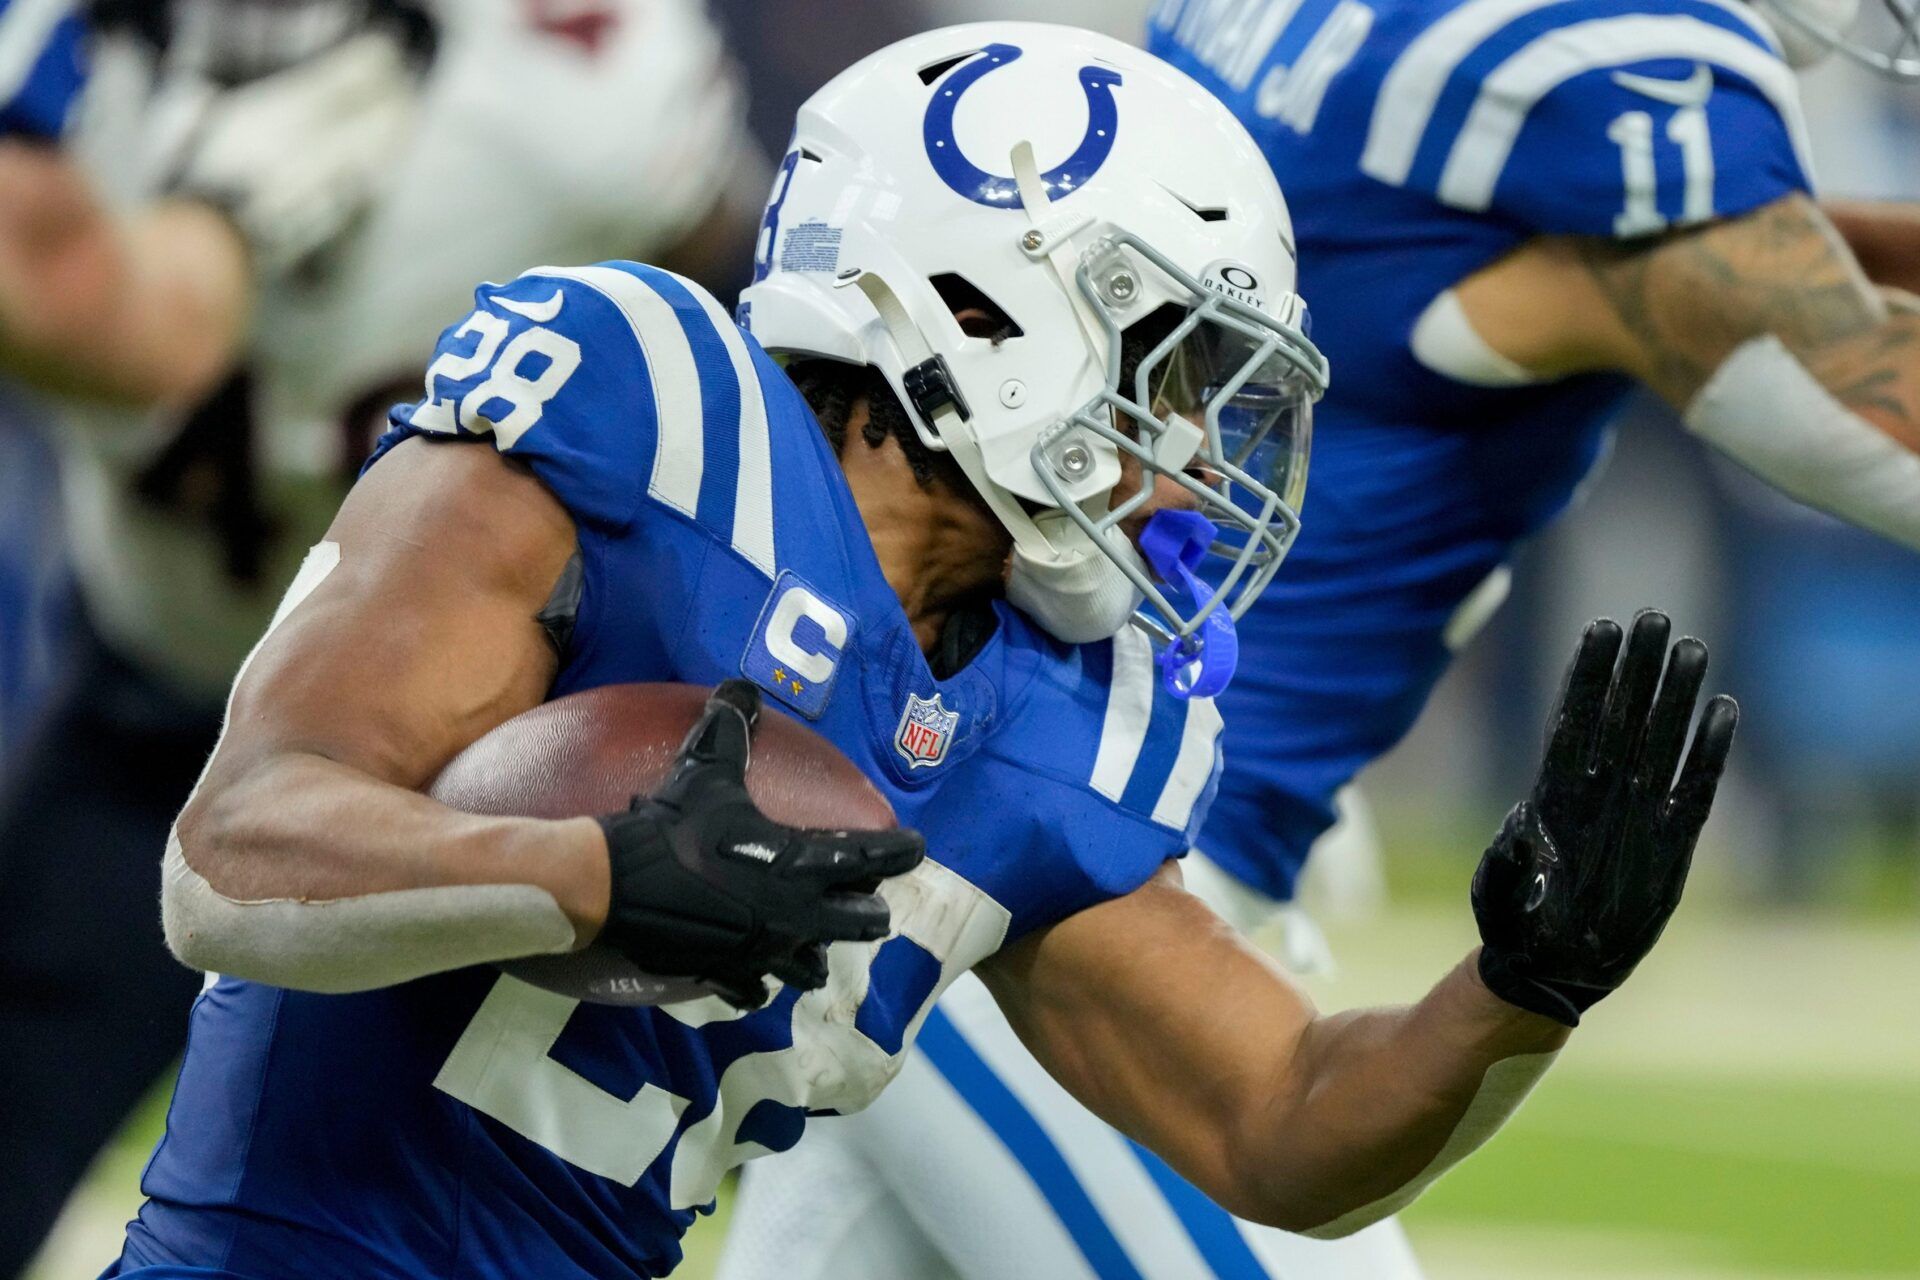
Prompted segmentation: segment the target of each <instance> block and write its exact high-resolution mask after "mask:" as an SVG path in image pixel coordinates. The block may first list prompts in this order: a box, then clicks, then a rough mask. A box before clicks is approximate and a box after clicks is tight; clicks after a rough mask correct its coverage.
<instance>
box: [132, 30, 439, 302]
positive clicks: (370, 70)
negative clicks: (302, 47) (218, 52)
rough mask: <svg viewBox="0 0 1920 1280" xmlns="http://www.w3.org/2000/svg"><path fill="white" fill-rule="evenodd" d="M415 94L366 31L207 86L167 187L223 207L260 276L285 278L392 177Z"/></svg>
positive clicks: (387, 49) (380, 37)
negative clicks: (237, 80)
mask: <svg viewBox="0 0 1920 1280" xmlns="http://www.w3.org/2000/svg"><path fill="white" fill-rule="evenodd" d="M417 94H418V85H417V83H416V76H415V74H414V72H413V70H412V69H411V68H410V67H409V66H408V64H407V61H406V54H405V51H404V50H403V49H402V47H401V45H400V43H399V41H398V40H397V39H396V38H395V37H394V36H392V35H390V34H388V33H387V32H384V31H373V30H369V31H366V32H363V33H361V34H359V35H355V36H352V37H350V38H349V39H347V40H345V41H343V42H342V43H340V44H338V45H336V46H334V47H333V48H331V49H328V50H326V51H325V52H322V53H318V54H315V55H314V56H312V57H310V58H307V59H305V60H303V61H300V62H297V63H295V64H294V65H291V66H288V67H286V68H284V69H282V70H278V71H274V72H272V73H271V74H268V75H264V76H262V77H260V78H258V79H255V80H250V81H247V82H245V83H241V84H237V85H234V86H232V87H215V86H212V85H208V86H207V89H206V92H205V93H204V96H203V104H202V107H201V111H200V114H199V117H198V120H197V123H196V125H195V127H194V129H193V132H192V135H191V137H190V138H189V139H188V140H187V142H186V144H185V147H184V150H183V151H182V152H181V154H180V156H179V158H178V160H177V162H176V164H175V166H174V170H173V176H172V178H171V180H170V181H169V182H168V183H167V184H166V185H167V189H168V191H169V192H170V193H171V194H175V195H184V196H191V197H194V198H197V199H201V200H205V201H206V202H208V203H209V204H212V205H214V206H215V207H217V208H219V209H221V210H222V211H223V212H225V213H226V214H227V216H228V217H229V218H231V219H232V220H233V223H234V225H235V226H236V227H238V228H239V230H240V234H241V236H242V238H243V239H245V240H246V242H247V245H248V248H249V250H250V251H251V253H252V255H253V263H254V269H255V272H256V274H258V275H259V276H261V277H262V278H273V277H275V276H278V275H282V274H284V273H286V272H288V271H290V270H291V269H293V268H294V267H297V266H298V265H300V264H301V263H302V262H304V261H306V260H307V259H308V258H310V257H312V256H313V255H314V254H315V253H317V252H318V251H320V250H321V249H323V248H326V247H327V246H328V245H330V244H331V243H332V242H334V241H335V240H336V239H337V238H338V237H339V236H340V235H341V234H342V233H343V232H344V231H345V230H346V229H347V228H348V227H349V226H350V225H351V224H352V223H353V221H354V219H355V218H356V217H358V216H359V215H360V214H361V212H362V211H363V210H364V209H365V208H366V206H367V204H368V202H369V201H370V200H371V199H372V197H373V195H374V193H375V191H376V190H377V189H378V187H379V184H380V183H382V182H386V181H393V180H396V179H395V177H394V167H395V164H396V163H397V161H398V160H399V156H400V149H401V147H402V145H403V144H404V143H405V141H406V139H407V137H408V135H409V133H410V131H411V128H412V124H413V115H414V106H415V100H416V97H417Z"/></svg>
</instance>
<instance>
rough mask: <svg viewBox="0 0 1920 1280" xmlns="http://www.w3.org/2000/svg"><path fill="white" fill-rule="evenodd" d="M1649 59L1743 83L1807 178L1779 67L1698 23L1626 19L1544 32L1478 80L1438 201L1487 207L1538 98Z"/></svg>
mask: <svg viewBox="0 0 1920 1280" xmlns="http://www.w3.org/2000/svg"><path fill="white" fill-rule="evenodd" d="M1651 58H1694V59H1698V60H1699V61H1701V62H1704V63H1709V64H1711V65H1714V66H1718V67H1724V68H1726V69H1727V70H1729V71H1732V72H1734V73H1735V74H1737V75H1740V76H1742V77H1744V78H1745V79H1747V80H1749V81H1751V82H1752V83H1753V84H1754V85H1755V86H1756V87H1758V88H1759V90H1760V91H1761V92H1762V93H1764V94H1766V96H1767V99H1768V100H1769V101H1770V102H1772V103H1773V106H1774V109H1775V110H1777V111H1778V112H1779V113H1780V115H1781V117H1782V118H1783V119H1784V120H1785V121H1786V122H1787V129H1788V131H1789V133H1790V134H1791V136H1792V138H1793V149H1794V153H1795V155H1796V156H1797V157H1798V159H1799V162H1800V169H1801V172H1803V173H1805V174H1807V175H1808V177H1809V178H1811V177H1812V174H1813V164H1812V160H1811V158H1810V156H1809V153H1808V148H1807V137H1806V125H1805V123H1804V121H1803V120H1802V118H1801V114H1800V94H1799V88H1798V86H1797V85H1796V84H1795V82H1794V78H1793V71H1792V69H1791V68H1789V67H1788V66H1787V64H1786V63H1784V62H1782V61H1781V60H1780V59H1779V58H1777V57H1775V56H1774V55H1773V54H1771V53H1769V52H1767V51H1766V50H1765V49H1762V48H1761V47H1760V46H1758V45H1756V44H1754V43H1753V42H1752V41H1750V40H1746V39H1743V38H1742V37H1740V36H1737V35H1735V34H1734V33H1733V32H1731V31H1728V30H1727V29H1726V28H1724V27H1716V26H1714V25H1712V24H1711V23H1707V22H1702V21H1700V19H1698V18H1686V17H1674V16H1670V15H1669V16H1660V17H1656V16H1651V15H1632V16H1628V17H1619V18H1600V19H1596V20H1594V21H1592V22H1580V23H1575V24H1574V25H1573V26H1570V27H1561V28H1559V29H1558V30H1555V31H1552V32H1549V33H1548V34H1546V35H1544V36H1541V37H1540V38H1539V39H1538V40H1535V41H1533V42H1532V43H1531V44H1529V45H1527V46H1526V47H1524V48H1522V49H1521V50H1520V51H1519V52H1518V53H1515V54H1514V55H1513V56H1512V57H1510V58H1508V59H1507V60H1506V61H1505V62H1502V63H1501V64H1500V65H1499V66H1498V67H1496V68H1495V69H1494V70H1493V71H1492V73H1490V74H1489V75H1488V76H1487V77H1486V79H1484V80H1482V81H1481V82H1480V94H1479V97H1477V98H1476V99H1475V100H1474V104H1473V110H1472V111H1471V112H1469V113H1468V114H1467V121H1466V123H1465V124H1464V125H1462V126H1461V128H1460V133H1459V136H1457V137H1456V138H1455V139H1454V140H1453V148H1452V150H1451V151H1449V152H1448V153H1447V166H1446V168H1445V170H1443V171H1442V173H1441V175H1440V187H1439V192H1438V194H1439V196H1440V198H1441V199H1442V200H1444V201H1446V202H1447V203H1448V204H1451V205H1454V206H1456V207H1458V208H1462V209H1471V210H1481V209H1485V208H1487V207H1489V206H1490V205H1491V204H1492V203H1493V192H1494V188H1495V187H1497V186H1498V185H1499V183H1500V175H1501V173H1503V172H1504V171H1505V170H1506V167H1507V158H1508V157H1509V156H1510V155H1512V154H1513V146H1514V142H1515V141H1516V140H1517V139H1518V138H1519V136H1520V130H1521V128H1522V127H1523V126H1525V124H1526V122H1527V115H1528V113H1529V112H1531V111H1532V110H1533V108H1534V106H1535V105H1536V104H1538V103H1539V101H1540V100H1541V99H1542V98H1544V97H1546V96H1547V95H1548V94H1549V93H1551V92H1553V91H1554V90H1555V89H1557V88H1558V87H1559V86H1561V85H1562V84H1565V83H1566V82H1567V81H1568V80H1571V79H1573V78H1574V77H1575V76H1578V75H1582V74H1584V73H1586V72H1589V71H1593V70H1596V69H1598V68H1600V67H1618V66H1624V65H1627V64H1629V63H1634V62H1643V61H1646V60H1648V59H1651Z"/></svg>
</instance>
